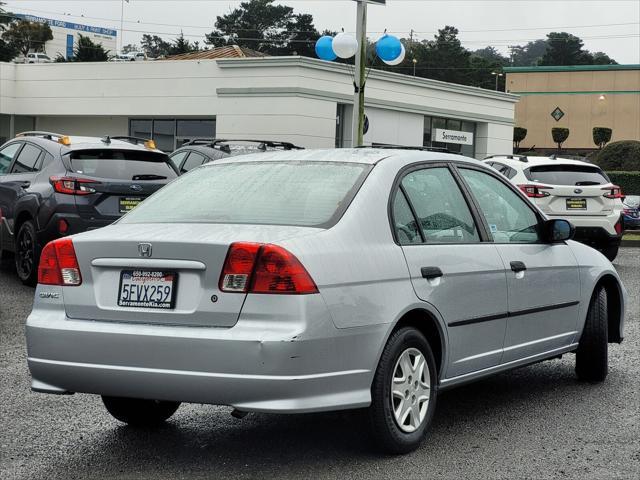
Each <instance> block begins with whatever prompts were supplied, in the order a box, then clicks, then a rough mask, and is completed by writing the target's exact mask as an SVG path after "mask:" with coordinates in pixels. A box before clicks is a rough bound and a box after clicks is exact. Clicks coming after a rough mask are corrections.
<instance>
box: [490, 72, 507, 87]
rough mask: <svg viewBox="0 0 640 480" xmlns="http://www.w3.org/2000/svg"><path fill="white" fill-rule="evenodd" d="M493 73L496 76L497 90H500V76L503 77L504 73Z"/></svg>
mask: <svg viewBox="0 0 640 480" xmlns="http://www.w3.org/2000/svg"><path fill="white" fill-rule="evenodd" d="M491 75H493V76H495V77H496V90H498V78H500V77H502V76H503V75H504V73H499V72H491Z"/></svg>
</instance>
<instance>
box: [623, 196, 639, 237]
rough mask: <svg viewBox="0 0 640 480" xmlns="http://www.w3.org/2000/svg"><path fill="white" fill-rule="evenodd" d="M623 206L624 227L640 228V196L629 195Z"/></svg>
mask: <svg viewBox="0 0 640 480" xmlns="http://www.w3.org/2000/svg"><path fill="white" fill-rule="evenodd" d="M623 205H624V210H622V214H623V216H624V227H625V228H626V229H637V228H640V195H627V196H626V197H625V199H624V201H623Z"/></svg>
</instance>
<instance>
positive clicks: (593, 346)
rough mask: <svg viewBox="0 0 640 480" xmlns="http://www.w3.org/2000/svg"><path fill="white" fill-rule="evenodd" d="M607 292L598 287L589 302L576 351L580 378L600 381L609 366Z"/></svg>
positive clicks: (577, 373)
mask: <svg viewBox="0 0 640 480" xmlns="http://www.w3.org/2000/svg"><path fill="white" fill-rule="evenodd" d="M608 329H609V325H608V315H607V293H606V292H605V290H604V288H602V287H598V288H597V289H596V291H595V292H593V296H592V297H591V302H590V303H589V311H588V312H587V320H586V322H585V324H584V329H583V330H582V336H581V337H580V343H579V344H578V350H577V351H576V375H577V376H578V378H579V379H580V380H586V381H588V382H602V381H603V380H604V379H605V378H606V377H607V371H608V368H609V363H608V358H607V355H608V349H609V338H608V333H609V330H608Z"/></svg>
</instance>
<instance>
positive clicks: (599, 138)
mask: <svg viewBox="0 0 640 480" xmlns="http://www.w3.org/2000/svg"><path fill="white" fill-rule="evenodd" d="M612 133H613V130H611V129H610V128H606V127H595V128H594V129H593V143H595V144H596V145H597V146H598V148H599V149H600V150H602V147H604V146H605V145H606V144H607V143H609V142H610V141H611V134H612Z"/></svg>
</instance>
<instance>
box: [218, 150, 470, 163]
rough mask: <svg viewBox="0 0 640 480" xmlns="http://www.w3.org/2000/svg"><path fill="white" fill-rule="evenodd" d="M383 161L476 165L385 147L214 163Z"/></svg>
mask: <svg viewBox="0 0 640 480" xmlns="http://www.w3.org/2000/svg"><path fill="white" fill-rule="evenodd" d="M387 158H403V159H407V160H415V161H438V160H440V161H441V160H459V161H467V162H474V163H477V160H474V159H472V158H469V157H463V156H461V155H453V154H450V153H441V152H428V151H417V150H403V149H387V148H330V149H317V150H285V151H268V152H263V153H255V154H247V155H241V156H235V157H233V156H231V157H225V158H222V159H220V160H216V162H215V163H216V164H221V163H238V162H252V161H256V160H257V161H260V162H269V161H313V162H345V163H365V164H371V165H373V164H376V163H378V162H379V161H381V160H384V159H387Z"/></svg>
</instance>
